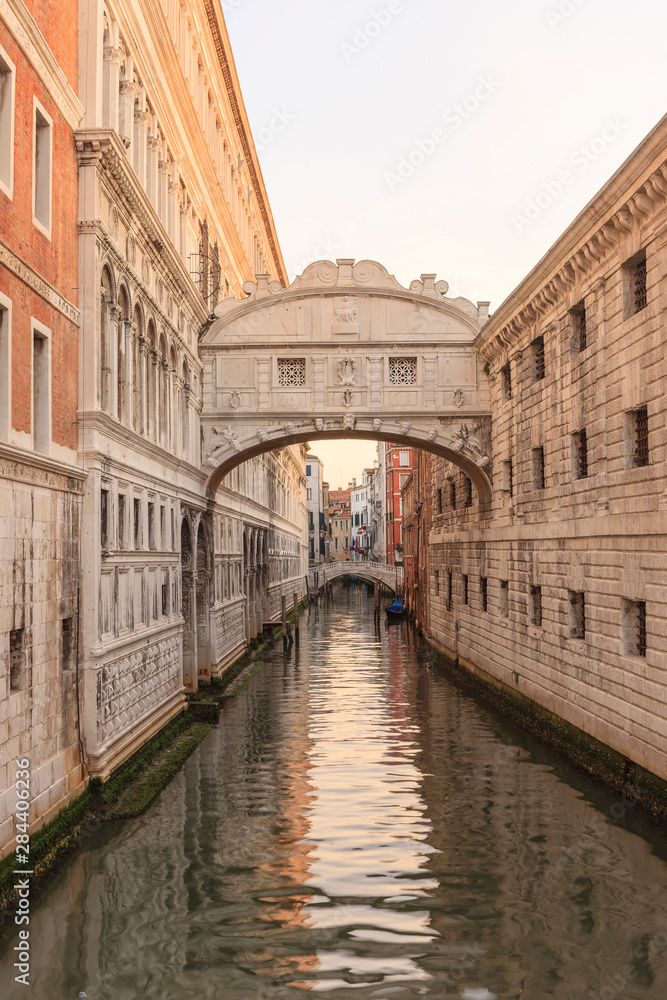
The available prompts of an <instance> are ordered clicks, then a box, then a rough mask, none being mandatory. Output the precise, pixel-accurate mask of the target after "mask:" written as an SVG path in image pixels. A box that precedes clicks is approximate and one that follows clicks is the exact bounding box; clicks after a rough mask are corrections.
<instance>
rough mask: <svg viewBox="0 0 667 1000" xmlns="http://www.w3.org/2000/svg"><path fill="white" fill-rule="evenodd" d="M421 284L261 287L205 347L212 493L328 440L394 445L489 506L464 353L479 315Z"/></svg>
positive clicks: (382, 275)
mask: <svg viewBox="0 0 667 1000" xmlns="http://www.w3.org/2000/svg"><path fill="white" fill-rule="evenodd" d="M435 279H436V276H435V275H434V274H423V275H422V276H421V278H420V279H418V280H416V281H413V282H412V283H411V284H410V287H409V288H404V287H403V286H402V285H400V284H399V282H398V281H397V280H396V279H395V278H394V277H393V276H392V275H390V274H389V273H388V272H387V270H386V269H385V268H384V267H383V266H382V265H381V264H378V263H377V262H375V261H360V262H358V263H355V261H354V260H350V259H341V260H338V261H336V263H333V262H332V261H318V262H316V263H314V264H311V265H310V266H309V267H307V268H306V270H305V271H304V272H303V274H302V275H300V276H299V277H298V278H296V279H295V281H294V282H293V283H292V284H291V285H290V286H289V287H288V288H282V287H281V286H280V284H279V282H275V281H270V279H269V278H268V276H266V275H259V276H258V277H257V281H256V282H246V284H245V285H244V292H245V294H246V298H245V299H223V300H222V301H221V302H220V303H218V305H217V306H216V310H215V318H214V319H213V321H212V322H211V325H210V326H209V328H208V330H207V331H206V332H205V333H204V334H203V336H202V338H201V340H200V345H199V354H200V358H201V361H202V365H203V385H202V396H203V406H202V414H201V422H202V464H203V466H204V470H205V472H206V473H207V475H208V481H207V485H208V487H209V489H210V490H212V491H215V490H216V489H217V487H218V485H219V484H220V482H221V481H222V479H223V478H224V476H225V475H227V473H229V472H230V471H231V470H232V469H233V468H234V467H235V466H237V465H240V464H241V463H242V462H245V461H247V460H248V459H249V458H252V457H254V456H256V455H260V454H262V453H263V452H267V451H273V450H278V449H281V448H284V447H286V446H287V445H291V444H297V443H299V442H306V441H308V442H313V441H317V440H324V439H331V438H362V439H366V440H380V441H391V442H394V443H396V444H399V445H400V444H404V445H407V446H410V447H413V448H421V449H423V450H425V451H430V452H433V453H434V454H436V455H441V456H442V457H443V458H445V459H447V460H448V461H450V462H453V463H455V464H456V465H458V466H460V468H461V469H462V470H463V471H464V472H465V473H466V475H468V476H469V477H470V479H471V481H472V483H473V485H474V486H475V488H476V489H477V491H478V493H479V496H480V501H481V503H482V504H483V505H485V504H486V503H488V501H489V500H490V497H491V413H490V407H489V390H488V383H487V378H486V375H485V373H484V369H483V364H482V361H481V359H480V358H479V357H478V355H477V353H476V351H475V348H474V346H473V345H474V340H475V338H476V337H477V335H478V333H479V331H480V329H481V327H482V325H483V323H484V322H485V321H486V318H487V316H488V303H485V302H480V303H478V304H477V306H475V305H474V304H473V303H472V302H470V301H468V300H467V299H463V298H460V297H459V298H454V299H452V298H448V297H447V291H448V285H447V282H445V281H438V282H436V280H435Z"/></svg>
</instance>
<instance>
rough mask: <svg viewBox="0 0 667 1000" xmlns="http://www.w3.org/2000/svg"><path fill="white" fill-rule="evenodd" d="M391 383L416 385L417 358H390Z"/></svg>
mask: <svg viewBox="0 0 667 1000" xmlns="http://www.w3.org/2000/svg"><path fill="white" fill-rule="evenodd" d="M389 384H390V385H416V384H417V359H416V358H389Z"/></svg>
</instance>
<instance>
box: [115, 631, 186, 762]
mask: <svg viewBox="0 0 667 1000" xmlns="http://www.w3.org/2000/svg"><path fill="white" fill-rule="evenodd" d="M180 672H181V671H180V661H179V641H178V639H177V638H176V637H175V636H174V637H172V638H169V639H164V640H163V641H162V642H159V643H157V644H154V645H152V646H150V647H148V648H146V649H142V650H137V651H136V652H134V653H130V654H129V655H124V656H122V657H119V658H118V659H117V660H112V661H111V662H110V663H107V664H105V665H104V666H103V667H101V668H100V670H99V672H98V674H97V733H98V739H99V740H100V743H104V742H105V741H106V740H107V739H109V737H111V736H117V735H118V734H119V733H121V732H123V731H124V730H126V729H131V728H132V725H133V724H134V722H135V720H136V719H140V718H143V717H144V716H145V715H146V714H147V713H148V712H149V711H150V710H151V708H154V707H155V708H157V706H158V705H160V704H161V703H162V702H164V701H166V699H167V698H169V697H170V696H171V695H173V694H175V693H176V692H177V691H178V690H179V689H180V686H181V679H180Z"/></svg>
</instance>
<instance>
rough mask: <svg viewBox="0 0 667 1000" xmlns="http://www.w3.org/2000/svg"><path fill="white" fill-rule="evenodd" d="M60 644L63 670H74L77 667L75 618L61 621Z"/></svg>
mask: <svg viewBox="0 0 667 1000" xmlns="http://www.w3.org/2000/svg"><path fill="white" fill-rule="evenodd" d="M60 642H61V646H60V665H61V667H62V669H63V670H72V669H73V668H74V667H75V666H76V656H75V653H76V633H75V631H74V618H72V617H70V618H63V619H62V620H61V636H60Z"/></svg>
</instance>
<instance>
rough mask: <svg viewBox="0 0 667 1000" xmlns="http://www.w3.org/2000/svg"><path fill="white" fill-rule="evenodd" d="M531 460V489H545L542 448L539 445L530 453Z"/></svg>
mask: <svg viewBox="0 0 667 1000" xmlns="http://www.w3.org/2000/svg"><path fill="white" fill-rule="evenodd" d="M531 456H532V460H533V489H535V490H543V489H544V488H545V487H546V474H545V468H544V448H543V447H542V445H539V446H538V447H537V448H533V449H532V451H531Z"/></svg>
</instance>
